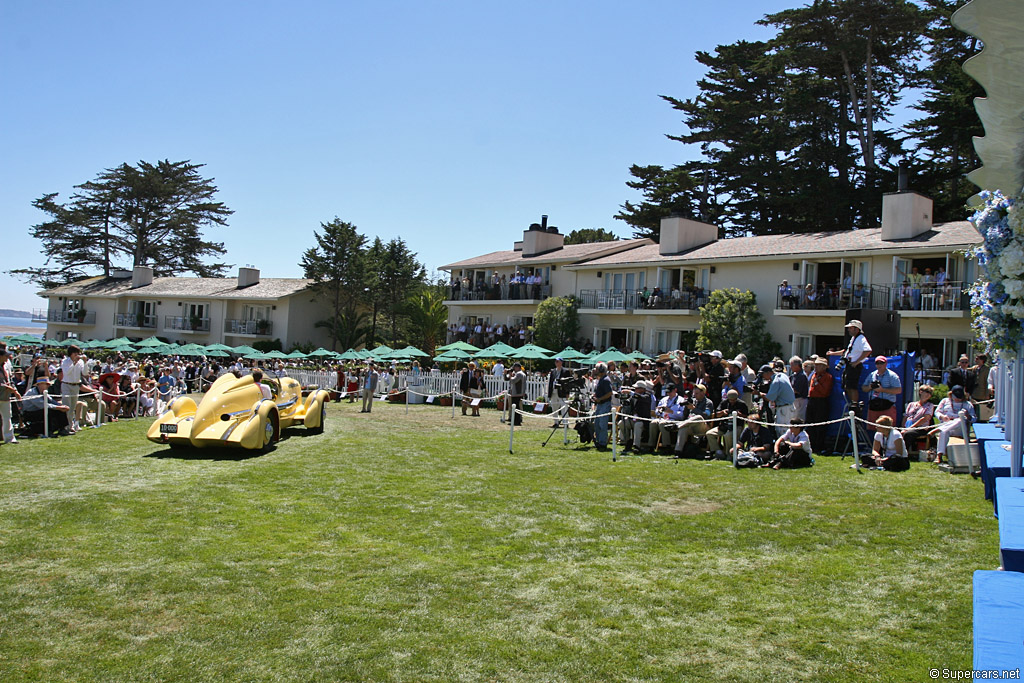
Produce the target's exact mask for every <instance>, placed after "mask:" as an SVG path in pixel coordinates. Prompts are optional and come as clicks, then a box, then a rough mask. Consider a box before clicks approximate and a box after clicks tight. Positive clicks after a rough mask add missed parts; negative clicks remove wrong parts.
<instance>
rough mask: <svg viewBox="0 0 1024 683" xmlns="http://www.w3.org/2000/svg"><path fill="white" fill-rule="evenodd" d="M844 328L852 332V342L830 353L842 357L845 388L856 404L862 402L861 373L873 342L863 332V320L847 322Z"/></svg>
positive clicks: (847, 394) (852, 402) (850, 398)
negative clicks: (843, 348)
mask: <svg viewBox="0 0 1024 683" xmlns="http://www.w3.org/2000/svg"><path fill="white" fill-rule="evenodd" d="M844 329H845V330H846V331H847V332H848V333H849V334H850V343H849V344H848V345H847V347H846V350H839V349H832V350H831V351H829V352H828V355H830V356H841V357H842V359H841V360H840V361H839V362H840V363H841V364H842V365H843V389H845V390H846V397H847V399H848V400H849V402H850V403H851V404H856V403H859V402H860V393H859V392H858V389H859V383H860V375H861V371H862V370H863V368H864V361H865V360H867V359H868V357H869V356H870V355H871V344H869V343H868V338H867V337H865V336H864V333H863V332H862V330H863V329H864V324H863V323H861V321H859V320H851V321H850V322H848V323H846V327H845V328H844Z"/></svg>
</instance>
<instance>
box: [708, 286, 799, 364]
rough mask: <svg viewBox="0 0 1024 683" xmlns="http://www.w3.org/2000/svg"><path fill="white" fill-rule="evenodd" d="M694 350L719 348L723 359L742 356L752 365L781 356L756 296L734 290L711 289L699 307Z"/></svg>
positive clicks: (751, 293) (780, 349)
mask: <svg viewBox="0 0 1024 683" xmlns="http://www.w3.org/2000/svg"><path fill="white" fill-rule="evenodd" d="M696 347H697V348H699V349H719V350H721V351H722V353H723V355H725V357H726V358H735V357H736V355H737V354H740V353H744V354H746V355H747V358H749V359H750V362H751V364H752V365H757V364H758V363H762V362H764V361H766V360H770V359H771V358H774V357H775V356H778V355H780V354H781V353H782V347H781V346H779V343H778V342H776V341H775V340H774V339H772V335H771V334H770V333H769V332H768V327H767V323H766V322H765V319H764V316H763V315H762V314H761V311H760V310H759V309H758V307H757V296H756V295H755V294H754V293H753V292H750V291H745V292H741V291H740V290H738V289H735V288H729V289H716V290H714V291H713V292H711V295H710V296H709V297H708V302H707V303H706V304H705V305H703V306H701V308H700V328H699V329H698V331H697V344H696Z"/></svg>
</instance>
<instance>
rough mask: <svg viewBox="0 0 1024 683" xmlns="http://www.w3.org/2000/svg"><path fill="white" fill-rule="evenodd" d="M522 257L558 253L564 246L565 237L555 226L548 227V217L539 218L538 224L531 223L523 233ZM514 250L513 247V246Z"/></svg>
mask: <svg viewBox="0 0 1024 683" xmlns="http://www.w3.org/2000/svg"><path fill="white" fill-rule="evenodd" d="M522 245H523V246H522V250H523V256H524V257H528V256H537V255H538V254H546V253H548V252H549V251H558V250H559V249H561V248H562V247H564V246H565V235H563V234H561V233H560V232H558V228H556V227H555V226H553V225H552V226H548V217H547V216H541V217H540V223H533V224H532V225H531V226H530V227H529V228H528V229H526V230H524V231H523V241H522ZM513 249H514V250H515V246H513Z"/></svg>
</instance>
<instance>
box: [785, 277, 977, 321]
mask: <svg viewBox="0 0 1024 683" xmlns="http://www.w3.org/2000/svg"><path fill="white" fill-rule="evenodd" d="M967 286H968V285H967V283H964V282H947V283H946V284H945V285H943V286H942V287H936V286H935V285H930V286H921V287H918V288H911V287H909V286H903V284H902V283H892V284H885V285H870V286H868V287H854V288H852V289H851V288H849V287H841V286H839V285H835V286H826V287H824V288H822V287H818V288H817V289H815V290H813V291H812V292H808V291H807V289H806V287H801V286H799V285H794V286H793V287H792V290H791V291H790V290H787V291H785V292H784V291H783V290H782V289H780V290H779V291H778V293H777V294H776V299H775V315H787V316H800V317H802V316H830V315H839V314H841V313H843V312H845V311H846V310H847V309H850V308H870V309H875V310H882V311H899V313H900V315H901V316H903V317H909V318H925V317H937V318H962V317H964V316H965V315H967V313H969V312H970V309H971V303H970V297H969V296H968V294H967V291H966V290H967Z"/></svg>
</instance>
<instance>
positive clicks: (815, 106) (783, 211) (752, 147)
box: [616, 0, 980, 239]
mask: <svg viewBox="0 0 1024 683" xmlns="http://www.w3.org/2000/svg"><path fill="white" fill-rule="evenodd" d="M965 2H966V0H921V2H920V3H917V4H915V3H914V2H910V1H909V0H813V1H812V2H811V3H810V4H808V5H805V6H803V7H799V8H797V9H788V10H783V11H781V12H776V13H773V14H769V15H767V16H765V17H764V18H763V19H762V20H761V21H760V22H758V23H760V24H761V25H763V26H766V27H768V28H769V29H771V30H773V31H774V35H773V36H771V37H769V38H768V39H766V40H764V41H755V42H750V41H738V42H736V43H733V44H729V45H719V46H718V47H717V48H716V49H715V50H714V51H712V52H704V51H701V52H697V54H696V59H697V61H699V62H700V63H701V64H703V65H704V66H705V67H706V72H705V75H704V77H703V78H702V79H701V80H700V81H699V82H698V83H697V87H698V93H697V94H696V95H695V96H694V97H692V98H690V99H678V98H675V97H671V96H667V95H663V96H662V98H663V99H664V100H665V101H666V102H668V103H669V104H670V105H671V106H672V107H673V108H674V109H675V110H677V111H679V112H681V113H682V115H683V119H682V122H683V124H684V126H685V128H686V130H685V131H684V132H682V133H679V134H673V135H668V137H669V138H670V139H672V140H676V141H678V142H680V143H682V144H684V145H686V146H688V147H689V148H690V149H691V150H692V151H691V154H692V153H694V152H696V153H697V154H698V158H697V159H695V160H692V161H688V162H685V163H682V164H679V165H677V166H673V167H662V166H643V165H633V166H631V167H630V169H629V173H630V176H631V179H630V180H628V181H627V183H626V184H627V185H628V186H629V187H630V188H633V189H634V190H638V191H640V193H641V195H642V197H643V199H642V201H640V202H634V201H626V202H625V203H623V204H622V206H621V210H620V212H619V213H618V214H617V215H616V218H618V219H621V220H623V221H625V222H626V223H628V224H629V225H631V226H632V227H633V229H634V234H635V235H636V236H637V237H654V238H655V239H657V238H658V237H659V235H658V224H659V221H660V219H661V218H663V217H665V216H667V215H669V214H678V215H684V216H687V217H689V218H694V219H703V220H705V221H707V222H711V223H717V224H719V225H720V226H722V229H723V233H724V235H725V236H735V235H746V234H756V235H763V234H777V233H790V232H815V231H822V230H847V229H855V228H867V227H876V226H877V225H878V221H879V218H880V214H881V196H882V194H883V193H884V192H886V191H892V190H895V189H896V182H895V179H896V173H897V166H898V164H899V162H900V161H905V160H909V159H910V158H911V155H912V154H916V155H917V157H918V159H917V162H916V163H911V164H910V166H911V168H912V170H913V171H915V172H916V175H915V176H914V177H913V178H912V181H911V186H912V187H913V188H914V189H919V190H921V191H924V192H926V193H929V194H930V195H932V197H933V199H934V200H935V203H936V215H937V216H939V217H940V219H947V220H948V219H951V218H961V217H962V215H963V214H962V207H963V201H964V199H966V195H968V194H970V190H969V189H968V186H967V184H966V183H964V182H963V181H962V176H963V175H964V174H965V173H966V172H967V171H970V170H971V169H972V168H973V167H974V166H976V165H977V159H976V158H975V157H974V155H973V151H972V149H971V141H970V138H971V136H972V135H974V134H978V133H979V132H980V122H979V120H978V117H977V115H976V113H975V112H974V109H973V98H974V97H975V96H977V95H979V94H980V88H979V87H978V85H977V84H976V83H974V82H973V81H972V80H971V79H970V78H969V77H967V76H966V75H965V74H964V73H963V70H962V69H961V66H960V65H961V64H962V63H963V61H964V60H966V58H967V57H969V56H971V55H972V54H974V53H976V52H977V50H978V49H979V46H978V44H977V42H976V41H975V40H974V39H973V38H971V37H970V36H965V35H964V34H962V33H960V32H959V31H957V30H956V29H953V28H952V27H951V26H950V24H949V16H950V15H951V14H952V12H953V11H954V10H955V9H956V8H957V7H959V6H961V5H963V4H965ZM918 86H924V87H925V95H924V98H923V99H922V100H921V101H920V102H919V103H917V104H914V103H911V104H912V106H913V107H914V108H916V109H917V110H919V111H921V112H923V113H924V114H925V116H924V117H922V118H920V119H917V120H916V121H913V122H911V123H910V124H908V125H906V126H904V127H903V129H902V130H901V129H899V128H898V127H897V126H896V125H895V124H894V123H893V112H894V110H895V108H896V107H897V106H898V105H900V104H902V99H901V98H903V97H904V96H905V94H906V93H908V92H914V91H913V90H912V88H914V87H918Z"/></svg>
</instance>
